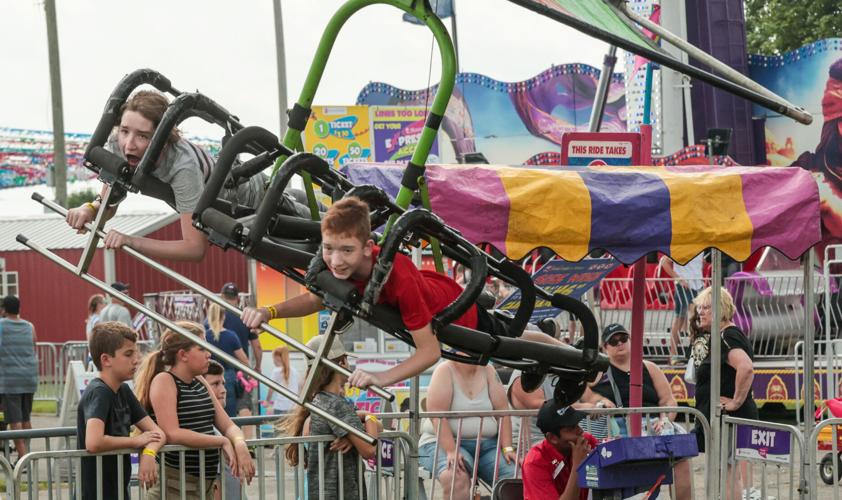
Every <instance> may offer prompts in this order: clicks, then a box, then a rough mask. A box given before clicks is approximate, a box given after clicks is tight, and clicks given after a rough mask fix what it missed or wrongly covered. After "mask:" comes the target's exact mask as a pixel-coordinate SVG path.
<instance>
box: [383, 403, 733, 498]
mask: <svg viewBox="0 0 842 500" xmlns="http://www.w3.org/2000/svg"><path fill="white" fill-rule="evenodd" d="M582 411H583V412H585V413H587V414H588V415H589V417H598V416H610V417H628V416H629V415H632V414H643V417H646V416H647V415H654V414H660V413H667V414H673V413H675V414H676V417H675V418H674V421H675V422H676V424H677V425H681V426H682V428H683V429H684V430H687V431H689V430H691V429H692V427H693V425H694V424H693V423H692V422H691V418H692V419H695V420H698V421H699V423H700V424H699V425H700V427H701V429H702V433H703V439H704V440H705V443H706V446H707V447H708V449H709V448H710V444H709V440H710V436H711V433H710V424H709V423H708V421H707V419H706V418H705V417H704V416H703V415H702V414H701V412H699V411H698V410H696V409H695V408H687V407H665V408H610V409H609V408H603V409H584V410H582ZM536 415H537V410H490V411H476V412H455V411H448V412H420V413H419V417H420V418H421V419H422V420H423V419H447V420H455V421H457V422H458V423H457V424H456V432H455V435H454V440H455V441H456V443H457V446H459V445H461V441H462V436H461V430H462V428H463V426H464V421H465V420H466V419H471V418H473V419H479V418H481V417H492V418H495V419H498V421H497V423H496V424H495V425H496V426H497V431H498V432H497V436H496V437H494V438H488V439H492V440H494V444H495V450H496V451H497V454H496V458H495V467H494V471H495V477H494V479H493V482H492V483H490V484H485V483H483V482H481V481H479V479H478V467H477V466H476V464H477V463H478V460H476V457H477V455H478V453H479V450H480V446H479V443H478V442H477V443H474V444H472V445H471V446H470V447H469V448H470V449H469V450H465V451H466V452H468V453H469V454H470V455H472V456H473V457H474V460H473V463H474V467H473V469H471V470H469V471H468V472H469V473H470V475H471V477H470V488H471V490H470V493H471V495H472V496H471V498H473V495H474V494H475V493H477V490H479V491H480V492H483V490H487V494H490V493H491V491H492V490H493V487H494V485H495V484H496V482H497V481H498V480H500V479H504V478H503V477H502V476H499V475H497V473H498V472H499V467H500V462H499V460H500V459H501V454H500V452H499V451H500V449H501V448H502V446H501V439H500V436H501V429H502V427H503V426H502V419H503V417H509V418H511V419H512V420H513V421H514V422H516V421H518V420H520V421H521V423H520V425H517V424H516V425H515V428H516V430H515V431H514V432H513V434H512V441H511V442H512V444H513V446H514V447H515V454H516V456H515V468H514V476H513V477H515V478H517V477H520V474H521V471H520V465H521V463H522V461H523V459H524V458H525V457H526V454H527V453H528V451H529V449H530V448H531V447H532V446H533V445H535V444H536V443H537V442H539V441H540V439H543V436H535V437H534V438H533V437H531V432H530V427H531V424H532V420H533V419H534V417H535V416H536ZM379 416H380V417H381V418H382V419H383V422H384V425H390V423H391V422H394V424H391V425H392V426H393V427H395V426H396V427H398V428H404V427H405V425H404V421H405V420H407V419H408V418H409V414H408V413H383V414H380V415H379ZM653 420H654V419H652V420H650V421H653ZM439 422H441V420H439ZM480 422H481V421H480ZM587 423H588V421H587V420H583V421H582V427H585V426H586V425H587ZM427 425H428V427H427V428H428V432H429V430H430V429H432V430H433V432H434V434H436V436H438V434H439V433H440V432H441V430H442V429H441V427H440V424H439V426H438V427H437V426H434V425H432V424H431V423H428V424H427ZM483 425H484V424H480V425H479V426H480V432H481V429H482V426H483ZM644 427H645V426H644ZM613 437H618V436H617V434H616V433H613V434H609V435H608V436H606V438H607V439H611V438H613ZM423 441H424V440H423V439H422V442H423ZM477 441H479V440H477ZM435 443H436V444H435V445H434V446H432V448H433V450H432V451H430V448H431V446H422V449H419V455H422V453H423V455H424V456H428V455H427V453H432V454H431V455H429V456H431V457H432V461H431V464H432V465H433V466H434V467H435V464H436V463H437V462H438V458H439V457H440V456H442V455H441V454H442V453H443V451H442V450H440V447H439V444H438V441H435ZM423 448H426V449H423ZM429 456H428V457H429ZM707 460H709V456H708V457H706V458H705V461H706V462H705V463H706V466H705V467H704V470H705V471H706V472H707V471H710V470H713V468H712V465H713V464H710V463H707ZM425 462H430V460H429V458H428V459H427V460H425ZM428 465H429V464H428ZM681 467H684V470H683V472H682V473H683V474H686V476H687V480H688V481H690V485H689V486H690V489H691V491H693V490H694V488H693V484H694V481H693V478H692V474H693V470H692V467H691V464H690V463H687V464H686V465H683V466H681ZM418 472H419V477H420V482H421V483H423V489H420V490H419V498H420V499H433V498H443V499H448V498H451V491H442V490H444V489H446V488H442V487H441V485H437V484H436V483H437V482H438V481H435V480H434V479H433V474H432V472H431V471H430V470H428V469H427V468H422V467H419V470H418ZM711 479H713V478H712V477H709V476H707V475H706V476H705V477H704V480H703V488H704V491H705V494H699V495H695V497H696V498H710V495H708V494H707V492H710V491H716V490H717V488H718V486H717V485H716V484H712V483H711ZM452 484H453V483H451V490H453V486H452ZM453 498H459V497H458V496H453Z"/></svg>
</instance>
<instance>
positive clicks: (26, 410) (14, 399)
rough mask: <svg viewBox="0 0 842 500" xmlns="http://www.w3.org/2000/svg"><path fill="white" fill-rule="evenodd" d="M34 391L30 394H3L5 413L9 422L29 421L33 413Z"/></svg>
mask: <svg viewBox="0 0 842 500" xmlns="http://www.w3.org/2000/svg"><path fill="white" fill-rule="evenodd" d="M32 396H33V395H32V393H29V394H3V395H2V396H0V398H2V400H3V415H4V416H5V417H6V423H7V424H19V423H22V422H29V416H30V414H31V413H32Z"/></svg>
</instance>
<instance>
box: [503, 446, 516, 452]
mask: <svg viewBox="0 0 842 500" xmlns="http://www.w3.org/2000/svg"><path fill="white" fill-rule="evenodd" d="M514 451H515V447H514V446H504V447H503V453H514Z"/></svg>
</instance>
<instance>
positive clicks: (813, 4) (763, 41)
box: [745, 0, 842, 55]
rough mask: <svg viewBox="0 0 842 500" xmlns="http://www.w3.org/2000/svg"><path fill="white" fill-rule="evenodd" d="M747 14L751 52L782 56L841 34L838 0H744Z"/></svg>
mask: <svg viewBox="0 0 842 500" xmlns="http://www.w3.org/2000/svg"><path fill="white" fill-rule="evenodd" d="M745 16H746V36H747V39H748V51H749V53H750V54H762V55H781V54H784V53H786V52H789V51H791V50H795V49H797V48H799V47H801V46H803V45H806V44H808V43H813V42H815V41H818V40H822V39H824V38H837V37H842V2H840V1H839V0H745Z"/></svg>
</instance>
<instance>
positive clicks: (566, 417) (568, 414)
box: [535, 399, 586, 434]
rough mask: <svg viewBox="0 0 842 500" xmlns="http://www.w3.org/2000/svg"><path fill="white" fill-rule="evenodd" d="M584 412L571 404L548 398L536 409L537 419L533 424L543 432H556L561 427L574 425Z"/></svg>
mask: <svg viewBox="0 0 842 500" xmlns="http://www.w3.org/2000/svg"><path fill="white" fill-rule="evenodd" d="M585 416H586V415H585V412H582V411H579V410H577V409H576V408H573V407H572V406H569V405H568V406H565V405H561V404H559V402H558V401H556V400H555V399H548V400H546V401H544V404H543V405H541V409H540V410H538V419H537V420H536V422H535V424H536V425H537V426H538V428H539V429H541V432H543V433H544V434H546V433H548V432H551V433H553V434H558V431H559V430H560V429H561V428H562V427H575V426H576V425H579V422H580V421H581V420H582V419H583V418H585Z"/></svg>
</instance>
